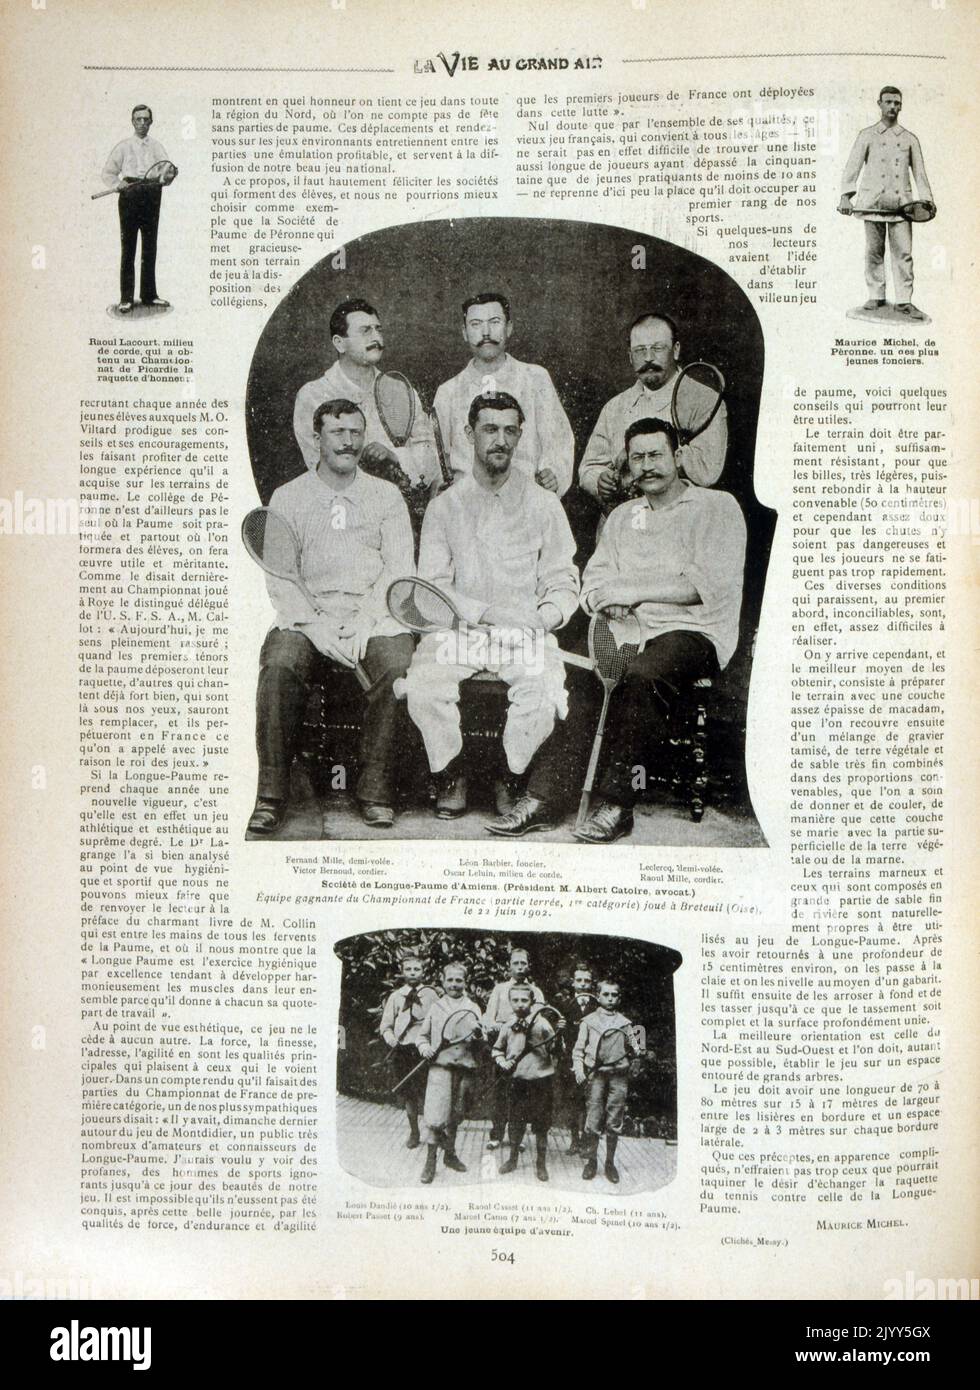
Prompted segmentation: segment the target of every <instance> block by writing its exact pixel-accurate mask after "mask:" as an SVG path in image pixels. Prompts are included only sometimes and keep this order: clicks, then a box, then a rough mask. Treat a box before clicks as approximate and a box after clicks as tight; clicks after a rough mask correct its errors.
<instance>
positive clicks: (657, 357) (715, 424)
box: [578, 310, 728, 502]
mask: <svg viewBox="0 0 980 1390" xmlns="http://www.w3.org/2000/svg"><path fill="white" fill-rule="evenodd" d="M680 352H681V345H680V342H679V341H678V337H677V325H676V324H675V322H674V320H673V319H672V318H670V317H669V316H668V315H667V314H663V313H661V312H660V310H653V311H650V312H647V313H643V314H640V316H639V317H638V318H636V319H634V320H633V323H632V324H631V325H630V344H629V358H630V363H631V365H632V367H633V370H634V372H635V373H636V381H635V382H634V384H633V385H632V386H628V387H627V388H626V390H625V391H621V392H620V393H619V395H618V396H613V398H612V400H611V401H607V402H606V404H605V405H604V406H603V407H602V410H601V412H600V414H599V419H598V421H597V422H596V427H595V429H594V430H593V431H592V437H591V439H590V440H589V442H588V444H587V445H586V447H585V453H584V454H583V455H582V462H581V464H580V465H579V474H578V477H579V486H580V487H582V488H584V489H585V491H586V492H587V493H589V495H590V496H592V497H595V498H597V499H598V500H599V501H600V502H614V501H616V500H618V499H620V498H621V497H622V495H623V493H622V484H623V473H624V469H625V464H626V453H625V450H624V449H623V447H622V444H621V443H620V441H621V440H622V438H623V436H624V435H625V433H626V429H627V426H629V425H631V424H632V423H633V422H634V420H642V419H644V418H647V419H650V418H654V419H661V420H669V419H670V400H671V396H672V395H673V392H674V384H675V377H676V376H677V363H678V360H679V358H680ZM689 381H690V378H685V383H687V382H689ZM690 390H691V400H692V403H693V402H694V401H696V400H697V398H698V395H699V393H700V392H703V393H704V395H705V397H708V398H710V399H711V401H713V399H714V398H713V395H712V392H711V391H710V389H709V388H708V387H707V386H702V385H701V384H700V383H699V382H693V381H690ZM683 423H684V422H683V421H681V425H682V426H683ZM727 450H728V417H727V414H726V411H725V406H724V404H722V406H721V408H720V409H719V411H718V414H717V415H716V416H715V418H714V419H713V420H712V422H711V424H710V425H709V426H708V428H707V429H706V430H705V431H704V432H703V433H702V434H699V435H698V436H697V438H696V439H693V440H692V441H691V442H690V444H685V445H683V446H682V447H681V448H679V449H678V450H677V467H678V469H679V470H680V472H681V473H682V474H683V475H684V476H685V477H686V478H688V479H689V480H690V481H691V482H692V483H698V484H700V486H701V487H710V486H711V485H712V484H713V483H716V482H717V481H718V479H719V478H720V477H721V471H722V469H723V468H724V466H725V454H726V452H727Z"/></svg>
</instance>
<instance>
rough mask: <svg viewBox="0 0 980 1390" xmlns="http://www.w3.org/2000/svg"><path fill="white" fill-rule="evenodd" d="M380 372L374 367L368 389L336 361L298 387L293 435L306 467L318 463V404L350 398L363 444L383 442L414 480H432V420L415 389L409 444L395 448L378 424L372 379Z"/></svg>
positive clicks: (435, 468)
mask: <svg viewBox="0 0 980 1390" xmlns="http://www.w3.org/2000/svg"><path fill="white" fill-rule="evenodd" d="M380 375H381V373H380V372H379V371H378V369H377V368H375V369H374V377H372V379H371V380H372V386H371V388H370V389H369V390H364V389H363V388H362V387H360V386H358V385H357V383H356V382H353V381H351V379H350V377H349V376H348V375H347V373H346V372H345V371H344V369H343V367H342V366H341V364H340V362H339V361H338V362H335V363H334V364H333V366H332V367H330V368H329V369H328V370H327V371H325V372H324V373H323V376H319V377H317V379H316V380H315V381H308V382H307V383H306V385H305V386H301V387H300V388H299V391H298V392H297V393H296V404H295V406H294V407H293V434H294V435H295V436H296V443H297V444H298V445H299V447H300V452H301V453H302V455H303V461H304V463H305V464H306V466H307V468H316V466H317V464H318V463H319V462H320V446H319V445H318V444H317V441H316V435H315V434H314V433H313V416H314V415H315V414H316V411H317V408H318V406H321V405H323V403H324V401H333V400H342V401H351V402H352V403H353V404H354V405H356V406H357V407H358V409H359V410H360V411H361V412H362V414H363V415H364V442H365V444H383V445H384V446H385V448H386V449H390V450H391V452H392V453H393V454H394V455H395V457H396V458H397V459H398V462H399V463H400V464H401V466H402V468H403V469H404V470H405V472H406V473H407V474H408V476H409V477H410V478H411V480H412V482H413V483H415V482H418V481H419V479H420V478H424V479H425V481H426V482H427V483H431V482H433V481H434V480H435V478H436V477H437V476H438V474H439V460H438V456H437V454H436V446H435V441H434V439H433V435H432V423H431V421H430V420H429V417H428V415H426V413H425V411H424V410H423V409H422V402H421V401H420V400H419V397H418V392H415V419H414V421H413V423H412V432H411V434H410V435H409V437H408V443H407V444H404V445H402V447H401V448H399V449H396V448H395V446H394V444H392V442H391V440H390V439H389V438H388V435H387V433H386V431H385V427H384V425H383V424H382V423H381V417H380V415H379V414H378V407H377V405H376V404H375V400H374V387H373V382H374V379H375V378H376V377H378V376H380Z"/></svg>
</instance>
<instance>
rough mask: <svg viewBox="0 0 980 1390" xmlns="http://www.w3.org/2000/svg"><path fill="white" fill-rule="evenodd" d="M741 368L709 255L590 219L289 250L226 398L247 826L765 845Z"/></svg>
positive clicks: (760, 577)
mask: <svg viewBox="0 0 980 1390" xmlns="http://www.w3.org/2000/svg"><path fill="white" fill-rule="evenodd" d="M474 267H479V269H474ZM515 354H520V356H515ZM525 357H527V358H530V359H533V360H530V361H525V360H524V358H525ZM762 372H763V346H762V339H761V333H760V329H759V323H758V319H757V317H756V315H755V313H754V311H753V310H752V308H751V306H750V304H749V302H748V300H747V299H746V297H745V296H744V294H743V293H742V291H741V290H740V289H739V287H738V286H737V284H736V283H735V282H734V281H733V280H732V279H731V277H730V276H728V275H727V274H725V273H724V272H723V271H721V270H720V269H719V268H718V267H716V266H714V265H712V264H711V263H710V262H708V261H707V260H704V259H703V258H701V257H699V256H696V255H694V254H693V253H692V252H690V251H687V250H685V249H683V248H681V247H678V246H674V245H671V244H669V243H667V242H663V241H659V240H657V239H655V238H651V237H649V236H645V235H642V234H640V233H634V232H629V231H625V230H622V229H618V228H608V227H597V226H592V225H590V224H586V223H570V222H569V223H562V222H534V223H532V222H528V221H525V220H522V219H463V220H459V221H450V222H431V223H425V224H422V225H416V226H407V227H397V228H393V229H390V230H387V231H384V232H379V233H376V234H373V235H371V236H369V237H364V238H361V239H360V240H359V241H357V242H355V243H353V244H351V245H350V246H347V247H345V248H343V250H342V251H341V252H338V253H337V254H336V255H335V256H333V257H328V258H325V259H324V260H323V261H321V262H320V263H319V264H318V265H317V266H316V267H315V268H314V269H313V270H311V271H309V272H308V273H307V275H306V276H304V277H303V279H302V280H301V281H300V282H299V283H298V284H297V285H296V286H295V287H294V288H293V289H292V291H291V292H290V293H289V294H288V295H287V296H286V298H285V299H284V301H283V302H282V304H281V305H280V306H279V308H278V309H277V310H276V311H275V313H274V314H273V315H272V317H271V318H270V320H269V323H268V325H267V326H266V329H265V331H264V333H263V334H262V337H261V339H260V341H259V343H258V346H257V348H256V351H255V354H254V356H253V359H252V366H251V371H250V375H249V382H248V392H247V398H246V411H247V424H248V439H249V448H250V452H251V459H252V468H253V472H254V476H255V485H256V489H257V492H258V501H259V502H260V504H261V505H260V506H257V507H256V508H255V509H253V511H252V512H250V513H249V514H248V516H247V517H245V518H243V522H242V538H243V541H244V544H245V546H246V548H247V550H248V552H249V554H250V555H251V556H252V558H253V559H254V560H255V561H256V563H257V565H258V566H260V567H261V569H262V570H263V571H264V573H265V576H266V584H267V589H268V596H269V600H270V603H271V608H272V612H271V613H270V619H271V626H270V628H269V630H268V632H267V634H266V635H265V636H264V638H263V639H262V641H261V643H260V644H259V645H260V648H261V649H260V650H257V653H256V664H257V675H256V680H257V698H256V715H255V718H256V758H257V764H258V766H257V769H256V798H255V804H254V808H253V811H252V814H251V816H250V818H249V821H248V825H247V830H246V834H247V837H248V838H254V839H285V840H317V839H349V838H364V837H365V836H369V837H372V838H374V837H379V838H380V837H394V838H437V839H439V838H445V839H493V838H498V839H499V838H509V839H523V838H524V837H527V836H534V837H535V838H537V839H546V840H547V839H552V840H557V841H565V842H572V841H578V842H580V843H585V844H610V843H613V842H615V841H618V840H629V841H632V842H635V843H639V844H669V845H675V844H678V845H679V844H692V845H704V846H720V845H735V846H753V845H762V844H764V839H763V836H762V833H761V830H760V828H759V825H758V822H757V821H756V819H755V815H754V813H753V810H752V805H751V800H750V795H749V788H748V784H747V778H746V772H745V727H746V711H747V707H748V701H749V698H750V694H751V675H752V655H753V649H754V640H755V632H756V628H757V626H758V621H759V613H760V608H761V604H762V598H763V594H764V590H765V578H766V569H767V564H768V555H769V548H770V545H771V541H772V535H773V530H774V525H775V516H774V514H773V513H772V512H771V511H769V510H768V509H766V508H763V507H761V506H760V505H759V503H758V502H757V500H756V498H755V494H754V489H753V468H754V448H755V432H756V422H757V416H758V404H759V393H760V388H761V382H762Z"/></svg>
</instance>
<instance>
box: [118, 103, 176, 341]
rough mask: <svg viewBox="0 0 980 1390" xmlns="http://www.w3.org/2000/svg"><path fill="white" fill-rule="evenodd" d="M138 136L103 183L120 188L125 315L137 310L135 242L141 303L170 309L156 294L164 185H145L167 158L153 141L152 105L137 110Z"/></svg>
mask: <svg viewBox="0 0 980 1390" xmlns="http://www.w3.org/2000/svg"><path fill="white" fill-rule="evenodd" d="M132 122H133V134H132V135H130V136H129V137H128V139H126V140H120V142H119V144H118V145H116V147H115V149H114V150H113V151H112V153H111V154H110V156H109V158H108V159H107V160H106V164H105V168H104V169H103V170H102V181H103V183H104V184H106V186H107V187H108V188H118V189H119V190H120V193H119V240H120V243H121V256H120V264H119V306H118V312H119V313H120V314H130V313H132V310H133V294H134V291H135V288H136V269H135V265H136V241H137V238H139V240H140V243H141V247H140V301H141V302H142V303H143V304H152V305H154V306H155V307H156V308H159V309H168V308H169V307H170V305H169V303H168V301H167V300H166V299H161V298H160V296H159V295H158V294H157V279H156V267H157V228H158V226H159V222H160V200H161V197H162V194H163V186H162V184H160V183H159V182H145V183H144V182H142V179H143V175H144V174H145V173H146V171H147V170H148V169H149V168H150V167H151V165H153V164H158V163H159V162H160V161H161V160H166V159H167V151H166V150H165V149H164V148H163V146H162V145H161V144H160V142H159V140H153V139H151V138H150V126H151V125H152V124H153V112H152V111H151V110H150V108H149V107H148V106H134V107H133V112H132Z"/></svg>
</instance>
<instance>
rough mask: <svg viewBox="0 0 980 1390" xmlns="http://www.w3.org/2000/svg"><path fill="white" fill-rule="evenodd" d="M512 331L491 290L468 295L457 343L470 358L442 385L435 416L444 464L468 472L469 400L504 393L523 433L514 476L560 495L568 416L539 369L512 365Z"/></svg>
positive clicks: (568, 476)
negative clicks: (517, 408) (517, 410)
mask: <svg viewBox="0 0 980 1390" xmlns="http://www.w3.org/2000/svg"><path fill="white" fill-rule="evenodd" d="M513 331H514V324H513V321H512V319H511V314H510V304H509V303H508V302H507V299H506V298H505V297H504V295H502V294H500V293H499V292H498V291H497V290H490V291H488V292H486V293H485V294H477V295H474V296H473V298H472V299H467V300H466V302H465V303H464V305H463V341H464V342H465V343H466V346H467V347H468V348H469V350H470V353H471V354H472V356H471V360H470V361H469V362H468V363H467V364H466V366H465V367H464V368H463V370H462V371H461V372H460V373H459V375H458V376H454V377H453V378H452V380H451V381H444V382H443V384H442V385H441V386H440V387H439V389H438V391H437V392H436V396H435V411H436V415H437V416H438V419H439V428H440V430H441V432H442V438H443V442H444V444H445V447H446V452H447V455H448V457H449V461H450V463H451V464H452V467H453V470H454V472H456V473H468V472H469V471H470V466H471V462H472V457H473V449H472V445H471V444H470V441H469V436H468V434H467V412H468V411H469V408H470V402H471V401H472V400H473V397H474V396H479V395H493V394H495V393H496V392H501V391H503V392H506V393H507V394H508V395H510V396H513V397H514V398H515V400H518V401H520V403H521V408H522V409H523V411H524V428H523V430H522V433H521V439H520V443H519V445H518V447H517V449H516V450H515V451H514V459H513V467H514V469H515V471H516V472H519V473H526V474H527V475H528V477H531V478H536V479H537V481H538V482H539V483H540V484H541V486H542V487H545V488H547V489H548V490H549V491H550V492H556V493H557V494H558V495H559V497H562V496H564V494H565V493H566V492H567V491H568V489H569V487H570V486H571V483H572V468H573V464H574V458H575V438H574V436H573V434H572V427H571V425H570V424H569V423H568V416H567V415H566V414H565V411H564V409H563V408H562V403H561V401H560V400H559V399H558V393H557V392H556V390H555V388H554V386H553V384H552V381H551V377H550V376H549V374H548V372H547V371H546V370H545V368H544V367H538V366H535V365H534V364H533V363H530V362H518V360H517V358H516V357H511V356H510V354H509V353H508V351H507V344H508V342H509V341H510V337H511V334H512V333H513Z"/></svg>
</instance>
